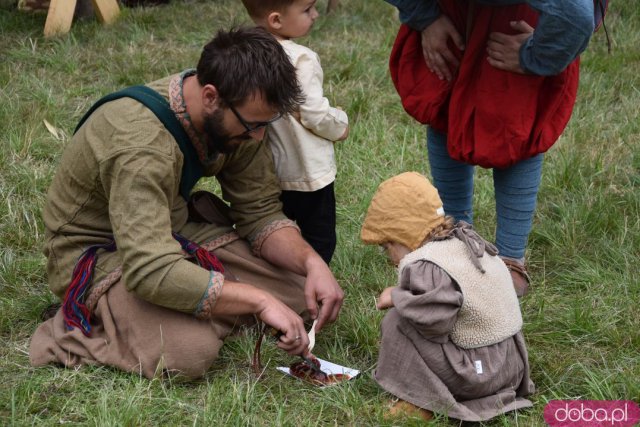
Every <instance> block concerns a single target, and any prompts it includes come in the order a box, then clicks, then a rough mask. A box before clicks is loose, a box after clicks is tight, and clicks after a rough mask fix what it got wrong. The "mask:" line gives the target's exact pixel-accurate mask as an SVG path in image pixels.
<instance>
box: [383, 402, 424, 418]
mask: <svg viewBox="0 0 640 427" xmlns="http://www.w3.org/2000/svg"><path fill="white" fill-rule="evenodd" d="M384 417H385V418H396V417H413V418H422V419H423V420H425V421H429V420H431V419H433V412H431V411H429V410H426V409H423V408H420V407H418V406H416V405H414V404H412V403H409V402H407V401H404V400H398V401H397V402H395V403H393V404H392V405H391V407H390V408H389V409H388V410H387V412H386V413H385V414H384Z"/></svg>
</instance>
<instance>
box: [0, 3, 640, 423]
mask: <svg viewBox="0 0 640 427" xmlns="http://www.w3.org/2000/svg"><path fill="white" fill-rule="evenodd" d="M323 8H324V3H322V2H321V10H323ZM44 20H45V17H44V15H37V14H35V15H32V14H24V13H19V12H17V11H16V10H15V1H13V0H0V425H17V426H18V425H53V424H59V423H65V424H75V425H80V424H82V425H86V424H88V425H296V426H297V425H389V424H391V423H390V422H388V421H385V420H384V418H383V416H382V414H383V409H384V405H385V404H386V402H387V401H388V400H389V398H390V396H389V395H388V394H386V393H384V392H383V391H382V390H381V389H380V388H379V387H377V385H376V383H375V382H374V381H373V379H372V376H371V374H372V371H373V369H374V368H375V364H376V359H377V354H378V341H379V324H380V320H381V319H382V316H383V313H379V312H377V311H376V310H375V309H374V304H373V298H374V296H376V295H377V293H378V292H379V291H380V290H381V289H382V288H383V287H385V286H387V285H388V284H391V283H393V282H394V280H395V277H394V272H393V270H392V269H391V268H389V267H388V266H387V264H386V262H385V261H384V259H383V257H382V256H381V255H380V253H379V252H378V250H377V249H376V248H372V247H365V246H363V245H362V244H361V243H360V241H359V231H360V224H361V223H362V220H363V217H364V214H365V212H366V208H367V205H368V202H369V199H370V197H371V195H372V194H373V192H374V190H375V188H376V186H377V185H378V183H379V182H380V181H382V180H383V179H386V178H388V177H390V176H392V175H394V174H397V173H400V172H402V171H407V170H416V171H420V172H423V173H426V174H428V167H427V159H426V152H425V149H424V146H425V142H424V136H425V132H424V128H423V127H421V126H420V125H418V124H417V123H415V122H414V121H412V120H411V119H410V118H409V117H408V116H407V115H406V114H405V113H404V111H403V110H402V107H401V105H400V103H399V101H398V97H397V95H396V94H395V91H394V89H393V87H392V85H391V82H390V79H389V76H388V71H387V60H388V55H389V51H390V47H391V44H392V42H393V38H394V35H395V31H396V29H397V21H396V18H395V13H394V11H393V9H392V8H391V7H390V6H388V5H387V4H385V3H384V2H383V1H380V0H376V1H371V0H350V1H346V0H345V1H343V2H342V6H341V7H340V8H339V10H338V11H337V13H335V14H333V15H332V16H330V17H324V16H323V17H321V18H320V20H319V21H318V22H317V25H316V27H315V28H314V30H313V32H312V34H311V35H310V36H309V37H307V38H305V39H304V40H302V41H301V42H302V43H304V44H307V45H308V46H310V47H311V48H313V49H314V50H316V51H317V52H318V53H319V55H320V57H321V58H322V63H323V67H324V71H325V91H326V93H327V96H328V97H329V99H330V100H331V102H332V104H334V105H340V106H342V107H343V108H344V109H345V110H346V111H347V112H348V114H349V116H350V119H351V123H352V128H351V136H350V137H349V139H348V140H347V141H345V142H342V143H339V144H337V146H336V147H337V161H338V168H339V177H338V180H337V182H336V189H337V199H338V221H339V226H338V233H339V247H338V250H337V253H336V256H335V258H334V262H333V264H332V266H333V269H334V271H335V274H336V276H337V277H338V279H339V281H340V283H341V284H342V286H343V288H344V289H345V291H346V301H345V305H344V309H343V310H342V313H341V316H340V319H339V321H338V322H337V323H336V324H335V325H334V326H332V327H329V328H327V329H325V330H324V331H323V333H322V334H321V335H319V336H318V342H317V345H316V353H317V354H318V355H319V356H321V357H323V358H326V359H329V360H332V361H336V362H338V363H343V364H346V365H348V366H353V367H356V368H358V369H360V370H361V371H362V375H361V376H360V378H358V379H356V380H354V381H352V382H350V383H348V384H343V385H341V386H339V387H332V388H328V389H324V390H320V389H316V388H313V387H311V386H308V385H305V384H302V383H300V382H298V381H295V380H292V379H290V378H287V377H284V376H283V375H281V374H280V373H279V372H277V371H275V370H274V369H273V367H275V366H278V365H281V364H288V363H289V362H290V361H291V360H290V358H289V357H288V356H286V355H285V354H283V353H281V352H279V351H278V350H277V349H276V348H275V347H274V346H272V345H266V348H264V349H263V351H264V354H263V362H264V363H265V364H266V365H267V370H266V372H265V374H264V376H263V377H262V379H260V380H256V378H254V377H253V376H252V374H251V368H250V356H251V352H252V348H253V343H254V341H255V338H256V332H255V331H253V330H249V331H246V333H245V334H243V335H241V336H240V337H239V338H237V339H233V340H230V341H229V342H228V343H227V345H226V346H225V347H224V349H223V351H222V353H221V358H220V359H219V360H218V361H217V362H216V364H215V365H214V366H213V367H212V369H211V371H210V373H209V374H207V376H206V377H205V378H203V379H202V380H201V381H197V382H192V383H188V382H183V381H179V380H176V379H173V380H168V381H159V380H153V381H149V380H146V379H143V378H139V377H137V376H135V375H130V374H125V373H122V372H118V371H115V370H112V369H109V368H104V367H85V368H82V369H79V370H65V369H61V368H58V367H46V368H39V369H34V368H31V367H30V366H29V360H28V344H29V338H30V336H31V334H32V333H33V331H34V329H35V328H36V326H37V324H38V323H39V314H40V312H41V311H42V309H43V308H44V307H46V306H47V305H48V304H49V303H50V302H52V301H53V300H54V298H53V297H52V296H51V294H50V293H49V291H48V288H47V285H46V277H45V274H44V270H45V268H44V266H45V259H44V257H43V256H42V254H41V246H42V244H43V238H44V227H43V224H42V219H41V210H42V207H43V205H44V201H45V196H46V190H47V187H48V185H49V183H50V181H51V178H52V175H53V173H54V170H55V167H56V164H57V162H58V159H59V156H60V154H61V152H62V150H63V148H64V146H65V144H66V143H67V142H68V141H69V135H70V134H71V132H72V131H73V128H74V126H75V123H76V122H77V120H78V119H79V118H80V117H81V115H82V114H83V112H84V111H85V110H86V109H87V108H88V107H89V105H90V104H91V103H92V102H93V101H94V100H96V99H97V98H98V97H99V96H100V95H102V94H105V93H108V92H110V91H113V90H115V89H118V88H121V87H122V86H125V85H129V84H135V83H141V82H146V81H151V80H155V79H157V78H159V77H162V76H165V75H167V74H169V73H172V72H176V71H179V70H182V69H184V68H187V67H192V66H194V64H195V63H196V61H197V58H198V56H199V53H200V49H201V47H202V45H203V44H204V43H205V42H206V41H207V40H208V39H210V38H211V36H212V35H213V34H214V32H215V31H216V30H217V29H218V28H221V27H222V28H228V27H229V26H231V25H233V24H238V23H242V22H246V21H247V20H246V17H245V14H244V11H243V10H242V8H241V4H240V2H238V1H232V0H218V1H205V0H201V1H197V0H185V1H179V0H174V1H173V2H172V3H171V4H170V5H169V6H166V7H158V8H147V9H129V10H127V9H125V10H123V13H122V14H121V16H120V18H119V20H118V21H117V22H116V23H115V24H113V25H112V26H108V27H103V26H101V25H100V24H98V23H96V22H95V21H94V20H92V19H87V20H82V21H78V22H75V23H74V24H73V26H72V30H71V32H70V33H69V34H68V35H66V36H63V37H58V38H53V39H44V38H43V37H42V29H43V26H44ZM607 26H608V29H609V32H610V34H611V37H612V41H613V53H612V54H611V55H608V54H607V53H606V42H605V38H604V33H603V32H602V31H601V32H599V33H598V34H596V35H595V37H594V38H593V40H592V41H591V44H590V46H589V48H588V50H587V52H585V54H584V55H583V56H582V75H581V87H580V93H579V97H578V101H577V104H576V108H575V111H574V115H573V118H572V120H571V122H570V124H569V126H568V127H567V129H566V131H565V133H564V134H563V136H562V137H561V139H560V140H559V141H558V143H557V144H556V145H555V146H554V147H553V148H552V149H551V150H550V152H549V153H548V154H547V156H546V160H545V166H544V174H543V182H542V187H541V190H540V194H539V198H538V209H537V212H536V216H535V223H534V228H533V232H532V234H531V237H530V245H529V250H528V260H529V263H530V267H531V273H532V275H533V277H534V287H533V289H532V292H531V294H530V295H529V296H528V297H526V298H525V299H524V300H523V302H522V307H523V315H524V320H525V326H524V331H525V336H526V339H527V342H528V345H529V356H530V361H531V369H532V372H531V374H532V377H533V380H534V381H535V383H536V386H537V392H536V394H535V395H534V396H533V397H532V400H533V401H534V405H535V406H534V408H533V409H532V410H529V411H522V412H520V413H518V414H509V415H507V416H504V417H499V418H497V419H496V420H494V421H492V422H490V423H487V425H492V426H501V425H504V426H507V425H514V424H518V425H523V426H530V425H544V422H543V419H542V412H543V409H544V406H545V404H546V402H547V401H548V400H550V399H578V398H581V399H631V400H635V401H640V380H639V378H640V355H639V354H640V352H639V349H640V315H638V304H639V302H640V284H639V277H640V267H639V262H638V260H639V259H640V117H639V116H640V75H639V73H638V70H639V69H640V9H639V8H638V5H637V2H636V0H618V1H616V2H612V4H611V8H610V11H609V14H608V15H607ZM44 120H46V121H47V122H49V123H50V124H51V125H53V126H54V127H55V128H56V129H57V131H54V132H53V133H52V132H50V131H48V130H47V127H46V126H45V124H44ZM204 185H205V186H208V185H211V184H210V183H205V184H204ZM492 192H493V190H492V180H491V174H490V171H485V170H480V171H479V172H478V175H477V186H476V198H475V208H476V227H477V228H478V230H479V231H480V232H481V234H483V235H485V236H487V237H491V236H492V235H493V233H494V221H495V213H494V209H495V206H494V202H493V194H492ZM394 423H395V424H407V425H413V424H417V421H416V420H402V419H401V420H396V421H394ZM433 424H434V425H443V426H448V425H451V426H453V425H457V423H456V422H455V421H453V420H447V419H444V418H439V419H437V420H436V421H435V422H434V423H433Z"/></svg>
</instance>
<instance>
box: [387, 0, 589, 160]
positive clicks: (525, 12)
mask: <svg viewBox="0 0 640 427" xmlns="http://www.w3.org/2000/svg"><path fill="white" fill-rule="evenodd" d="M439 3H440V6H441V8H442V9H443V13H444V14H446V15H447V16H448V17H449V18H450V19H451V21H452V22H453V24H454V25H455V27H456V29H457V30H458V32H459V33H460V34H462V35H464V34H467V29H466V27H467V21H470V22H471V23H472V24H471V26H472V28H471V29H470V31H469V33H468V34H469V39H468V40H467V42H466V49H465V50H464V51H460V50H458V49H457V48H456V47H455V45H454V44H453V43H451V42H450V44H449V47H450V49H451V50H452V52H454V53H455V54H456V55H457V56H458V58H459V59H460V67H459V69H458V70H457V73H456V74H455V75H454V78H453V80H452V81H451V82H448V81H446V80H440V79H439V78H438V76H437V75H436V74H435V73H433V72H431V71H429V69H428V68H427V66H426V63H425V61H424V57H423V55H422V45H421V42H420V33H419V32H417V31H414V30H411V29H410V28H409V27H407V26H406V25H402V26H401V27H400V31H399V32H398V36H397V37H396V40H395V43H394V46H393V50H392V52H391V58H390V63H389V66H390V71H391V78H392V80H393V83H394V85H395V87H396V90H397V91H398V94H399V95H400V98H401V100H402V105H403V107H404V109H405V110H406V111H407V113H409V114H410V115H411V116H412V117H414V118H415V119H416V120H418V121H419V122H420V123H424V124H428V125H429V126H431V127H433V128H434V129H436V130H438V131H440V132H444V133H446V134H447V149H448V151H449V154H450V155H451V157H452V158H454V159H456V160H459V161H462V162H465V163H469V164H473V165H480V166H482V167H487V168H493V167H495V168H505V167H508V166H511V165H513V164H514V163H517V162H518V161H520V160H523V159H526V158H529V157H532V156H534V155H536V154H538V153H543V152H545V151H547V150H548V149H549V148H550V147H551V146H552V145H553V144H554V143H555V142H556V141H557V139H558V137H559V136H560V134H561V133H562V132H563V130H564V128H565V127H566V125H567V123H568V122H569V119H570V117H571V113H572V111H573V106H574V103H575V99H576V93H577V90H578V80H579V59H576V60H575V61H573V62H572V63H571V64H569V66H568V67H567V68H566V69H565V70H564V71H563V72H561V73H560V74H558V75H555V76H536V75H531V74H518V73H513V72H509V71H503V70H499V69H497V68H495V67H493V66H491V65H490V64H489V62H488V61H487V53H486V45H487V41H488V38H489V34H490V33H492V32H502V33H506V34H514V31H513V30H512V29H511V27H510V25H509V22H510V21H515V20H524V21H526V22H527V23H529V25H531V26H532V27H535V25H536V24H537V20H538V13H537V12H536V11H534V10H533V9H531V8H530V7H529V6H527V5H526V4H521V5H510V6H486V5H481V4H477V3H476V4H475V5H474V6H473V8H474V9H473V12H472V16H471V18H472V19H469V16H468V7H469V6H468V3H467V2H460V1H456V0H442V1H440V2H439Z"/></svg>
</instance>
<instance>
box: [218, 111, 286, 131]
mask: <svg viewBox="0 0 640 427" xmlns="http://www.w3.org/2000/svg"><path fill="white" fill-rule="evenodd" d="M227 105H229V109H230V110H231V111H232V112H233V114H235V116H236V117H237V118H238V121H239V122H240V123H242V126H244V128H245V131H244V132H243V133H242V135H247V134H250V133H251V132H255V131H257V130H260V129H262V128H264V127H267V126H268V125H269V123H273V122H275V121H276V120H278V119H280V118H281V117H282V113H278V114H276V115H275V117H273V118H272V119H269V120H267V121H266V122H255V123H254V124H253V125H250V124H249V123H247V121H246V120H245V119H244V117H242V116H241V115H240V113H238V110H236V109H235V107H234V106H233V105H232V104H230V103H229V104H227Z"/></svg>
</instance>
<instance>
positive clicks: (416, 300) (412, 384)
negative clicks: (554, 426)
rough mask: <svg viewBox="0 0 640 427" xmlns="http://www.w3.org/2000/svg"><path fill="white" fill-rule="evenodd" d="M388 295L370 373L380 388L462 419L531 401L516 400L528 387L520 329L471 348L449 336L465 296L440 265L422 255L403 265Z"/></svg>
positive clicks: (529, 390)
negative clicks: (397, 283)
mask: <svg viewBox="0 0 640 427" xmlns="http://www.w3.org/2000/svg"><path fill="white" fill-rule="evenodd" d="M392 299H393V303H394V306H395V308H393V309H391V310H390V311H389V313H387V315H386V316H385V318H384V321H383V323H382V344H381V349H380V355H379V359H378V366H377V369H376V372H375V379H376V381H377V382H378V383H379V384H380V385H381V386H382V387H383V388H384V389H385V390H387V391H388V392H390V393H392V394H394V395H395V396H398V397H399V398H401V399H403V400H406V401H408V402H410V403H413V404H414V405H417V406H419V407H422V408H425V409H428V410H431V411H434V412H438V413H442V414H446V415H448V416H450V417H452V418H457V419H461V420H465V421H482V420H487V419H490V418H492V417H494V416H496V415H498V414H500V413H503V412H507V411H511V410H514V409H518V408H524V407H529V406H532V405H531V402H530V401H528V400H526V399H524V398H523V397H522V396H527V395H529V394H531V393H533V391H534V386H533V383H532V382H531V380H530V378H529V362H528V358H527V350H526V346H525V342H524V338H523V336H522V333H521V332H518V333H517V334H516V335H514V336H513V337H510V338H507V339H506V340H504V341H501V342H499V343H497V344H493V345H490V346H486V347H479V348H474V349H466V350H465V349H463V348H460V347H458V346H457V345H455V344H454V343H453V342H452V341H451V339H450V336H449V334H450V333H451V331H452V329H453V326H454V324H455V322H456V317H457V314H458V312H459V310H460V308H461V307H462V303H463V296H462V293H461V292H460V290H459V288H458V287H457V285H456V283H455V282H454V281H453V280H452V279H451V277H450V276H449V275H447V273H445V272H444V270H442V269H441V268H440V267H438V266H436V265H435V264H433V263H431V262H428V261H424V260H421V261H417V262H414V263H412V264H410V265H408V266H406V267H405V268H404V270H403V274H402V276H401V277H400V286H398V288H396V289H394V291H393V292H392Z"/></svg>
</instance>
